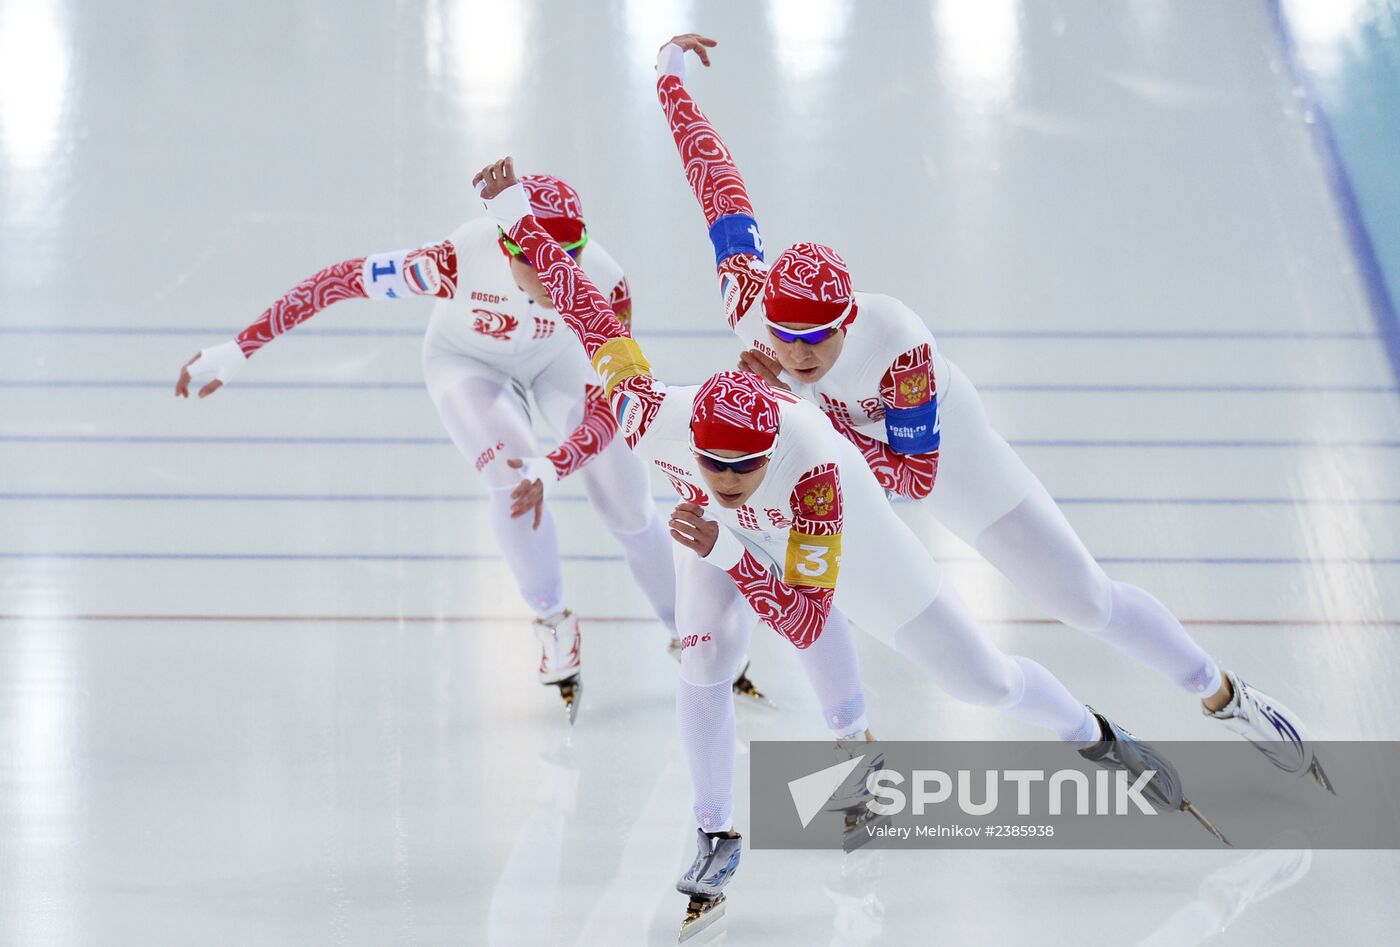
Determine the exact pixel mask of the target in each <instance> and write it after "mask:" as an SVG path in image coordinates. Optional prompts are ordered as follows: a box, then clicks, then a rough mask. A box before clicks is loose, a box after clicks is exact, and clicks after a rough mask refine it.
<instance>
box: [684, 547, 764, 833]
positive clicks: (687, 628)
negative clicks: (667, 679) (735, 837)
mask: <svg viewBox="0 0 1400 947" xmlns="http://www.w3.org/2000/svg"><path fill="white" fill-rule="evenodd" d="M706 568H708V567H706ZM713 571H716V572H717V571H718V570H713ZM720 575H721V576H722V573H721V574H720ZM688 585H689V584H687V585H683V586H682V589H681V593H680V598H679V601H680V602H681V604H682V608H681V609H680V611H679V616H678V619H679V620H678V626H679V627H678V631H679V632H680V636H681V645H682V650H681V671H680V677H679V680H678V681H677V682H676V723H677V725H678V727H679V728H680V737H681V746H682V749H683V750H684V751H685V756H686V763H687V765H688V766H689V768H690V778H691V785H692V788H693V791H694V803H693V809H694V813H695V822H696V824H697V825H699V826H700V828H701V829H702V830H704V831H705V832H726V831H729V830H730V828H731V827H732V820H733V812H734V749H735V725H734V691H733V688H732V683H733V680H734V673H735V671H737V670H738V668H739V663H740V662H741V661H742V660H743V658H744V654H745V653H746V652H747V650H748V638H749V634H748V628H747V626H746V624H745V623H744V622H742V621H739V620H737V618H736V617H732V616H729V615H726V614H725V612H726V611H727V610H725V609H723V608H719V609H713V604H715V603H711V605H712V609H707V610H706V611H710V612H711V615H710V617H711V618H713V619H715V621H713V623H701V622H697V621H696V620H695V618H696V617H697V616H696V615H693V614H691V612H694V611H696V609H694V608H691V609H687V608H685V604H686V603H687V602H689V601H692V600H693V596H691V595H688V594H687V593H689V592H692V591H695V590H693V589H691V588H689V587H688ZM731 588H732V586H731Z"/></svg>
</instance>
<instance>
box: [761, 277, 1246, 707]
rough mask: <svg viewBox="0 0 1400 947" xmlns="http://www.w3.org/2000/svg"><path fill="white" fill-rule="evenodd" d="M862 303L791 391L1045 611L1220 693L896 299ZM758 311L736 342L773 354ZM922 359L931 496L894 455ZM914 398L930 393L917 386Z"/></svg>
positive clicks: (1203, 662) (1159, 607) (1172, 675)
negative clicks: (819, 364) (930, 398)
mask: <svg viewBox="0 0 1400 947" xmlns="http://www.w3.org/2000/svg"><path fill="white" fill-rule="evenodd" d="M855 299H856V305H857V307H858V311H859V315H858V316H857V318H856V320H855V321H854V322H853V323H851V325H850V326H849V327H848V328H847V330H846V337H845V340H844V343H843V346H842V350H841V354H840V356H839V357H838V359H837V361H836V364H835V365H834V366H832V368H831V370H830V371H828V372H827V374H826V375H825V376H823V377H822V378H821V379H819V380H818V381H817V382H816V383H815V384H812V385H801V384H794V385H793V389H794V391H796V392H797V393H798V394H800V395H801V396H802V397H803V398H806V399H807V400H809V401H811V402H813V403H814V404H817V405H819V406H820V407H821V408H822V410H823V411H825V412H826V414H827V416H828V417H829V418H830V419H831V421H832V423H833V424H834V425H835V426H836V427H837V428H838V429H840V430H842V431H843V433H844V434H845V436H846V437H848V438H850V439H852V440H853V441H855V442H856V443H859V444H863V448H862V449H863V451H864V453H865V456H866V459H867V462H868V463H870V464H872V465H877V466H881V467H883V468H884V469H885V470H886V471H887V472H888V473H889V474H890V475H891V476H892V477H893V478H894V479H895V480H897V481H898V484H897V486H896V487H895V488H896V489H898V490H899V491H900V492H901V493H905V495H912V496H914V497H915V498H922V497H924V496H925V495H926V496H927V499H926V502H927V503H928V504H929V507H930V509H931V511H932V512H933V514H934V515H935V516H937V517H938V519H939V520H940V521H941V522H942V523H943V525H945V526H947V527H948V528H949V529H950V530H951V531H952V532H953V533H955V534H956V535H957V536H959V537H960V538H962V539H963V540H965V541H966V542H968V543H969V544H970V545H972V546H973V547H974V548H975V549H977V551H978V552H980V553H981V554H982V555H983V557H985V558H986V559H987V561H988V562H990V563H991V564H992V565H994V566H996V568H997V569H998V570H1000V571H1001V572H1002V574H1003V575H1005V576H1006V577H1007V578H1008V579H1010V580H1011V582H1012V583H1013V584H1014V585H1015V586H1016V588H1017V589H1018V590H1020V591H1021V593H1022V594H1024V595H1025V596H1026V597H1027V598H1029V599H1030V600H1031V601H1032V602H1033V603H1034V604H1035V605H1036V606H1037V607H1039V608H1040V609H1042V610H1043V611H1045V612H1046V613H1047V614H1049V615H1051V616H1053V617H1055V618H1057V619H1059V620H1060V621H1063V622H1064V623H1065V624H1067V625H1070V626H1072V627H1074V628H1078V629H1080V630H1081V631H1085V632H1088V633H1089V634H1092V635H1095V636H1096V637H1099V638H1101V639H1103V640H1104V641H1106V642H1108V643H1109V644H1111V645H1113V646H1114V647H1115V648H1117V649H1118V650H1120V651H1122V652H1123V653H1125V654H1127V655H1129V656H1131V657H1133V658H1135V659H1136V660H1138V661H1140V662H1142V663H1143V664H1145V665H1147V666H1148V667H1150V668H1152V669H1153V670H1155V671H1157V672H1158V673H1160V674H1161V675H1163V676H1164V677H1166V678H1167V679H1168V680H1170V681H1171V682H1172V683H1174V684H1177V685H1179V686H1180V687H1182V688H1184V689H1185V690H1187V691H1188V692H1190V693H1192V694H1194V695H1197V696H1204V695H1206V694H1210V693H1213V692H1214V691H1215V690H1216V689H1217V688H1218V687H1219V686H1220V680H1221V679H1220V671H1219V668H1218V667H1217V666H1216V663H1215V661H1214V660H1213V659H1212V658H1211V657H1210V655H1208V654H1206V652H1205V651H1204V650H1203V649H1202V648H1201V647H1200V646H1199V645H1197V644H1196V643H1195V642H1194V641H1193V640H1192V639H1191V636H1190V635H1188V634H1187V632H1186V629H1185V628H1183V627H1182V625H1181V622H1180V621H1178V620H1177V619H1176V617H1175V616H1174V615H1172V613H1171V612H1170V611H1169V610H1168V609H1167V607H1166V606H1165V605H1163V604H1162V603H1161V602H1159V601H1158V600H1157V599H1155V598H1153V597H1152V596H1151V595H1150V594H1148V593H1147V592H1145V591H1143V590H1142V589H1140V588H1138V587H1136V586H1133V585H1129V584H1127V583H1125V582H1117V581H1114V580H1111V579H1110V578H1109V577H1108V576H1107V575H1106V574H1105V573H1104V571H1103V569H1102V567H1100V566H1099V564H1098V562H1096V561H1095V560H1094V557H1093V556H1091V555H1090V554H1089V551H1088V550H1087V549H1086V548H1085V547H1084V544H1083V542H1081V541H1080V539H1079V536H1078V535H1077V534H1076V533H1075V532H1074V529H1073V528H1072V527H1071V526H1070V525H1069V522H1068V521H1067V520H1066V519H1065V517H1064V514H1063V513H1062V512H1060V509H1059V507H1058V506H1057V505H1056V504H1055V502H1054V501H1053V500H1052V499H1051V497H1050V495H1049V494H1048V493H1047V492H1046V490H1045V488H1044V487H1043V486H1042V485H1041V483H1040V481H1039V480H1038V479H1036V476H1035V474H1033V473H1032V472H1031V471H1030V469H1029V468H1028V467H1027V466H1026V464H1025V462H1024V461H1022V460H1021V458H1020V457H1019V456H1017V454H1016V452H1015V451H1014V450H1012V449H1011V445H1009V444H1007V443H1006V439H1005V438H1003V437H1002V436H1001V435H1000V434H999V433H997V431H996V430H995V429H994V428H993V427H992V425H991V422H990V421H989V420H988V418H987V412H986V409H985V408H984V407H983V405H982V399H981V397H980V396H979V395H978V393H977V389H976V388H975V387H974V386H973V384H972V382H971V381H969V380H968V378H967V376H966V375H964V374H963V373H962V372H961V371H960V370H959V369H958V367H957V366H956V365H954V364H953V363H952V362H951V361H948V360H947V359H946V358H945V357H944V355H943V353H942V352H941V351H940V350H939V349H938V347H937V346H936V344H935V343H934V340H933V336H932V335H931V334H930V333H929V330H928V327H927V326H926V325H924V323H923V321H922V320H921V319H919V317H918V316H917V315H916V314H915V313H914V312H912V311H911V310H910V309H909V308H908V307H907V306H905V305H904V304H903V303H901V302H900V301H899V300H897V299H894V298H893V297H890V296H882V295H880V294H878V293H856V294H855ZM759 308H760V307H758V306H753V307H752V308H751V309H750V310H749V311H748V312H747V313H746V314H745V316H744V318H743V319H742V320H741V321H739V323H738V324H737V325H736V326H735V331H736V332H737V333H738V335H739V337H740V338H741V339H743V340H744V341H745V342H746V343H747V344H748V345H750V346H753V347H767V343H766V342H765V339H766V337H767V329H766V327H765V325H764V323H763V321H762V318H761V314H760V313H759V312H758V310H759ZM918 352H925V353H928V359H927V360H925V361H926V363H927V364H930V365H931V368H932V371H931V377H930V379H929V380H930V383H931V384H932V387H933V391H934V393H935V397H936V399H937V406H938V410H937V417H938V430H939V432H940V437H939V440H940V443H939V447H938V452H937V467H936V470H937V477H936V479H933V478H932V477H931V476H928V477H926V479H923V480H922V486H920V478H919V477H917V476H909V475H905V476H900V471H899V469H898V467H899V465H901V464H908V465H909V466H908V468H907V470H913V469H914V462H916V461H917V460H918V458H908V457H904V456H896V455H894V454H892V453H891V452H890V450H889V447H888V444H889V435H888V430H887V423H886V414H887V412H888V411H889V409H890V408H891V407H898V406H900V403H901V400H900V399H901V398H902V397H904V396H905V395H906V394H907V393H908V392H906V391H905V390H904V386H903V384H902V382H903V381H904V380H905V379H904V378H903V376H902V369H903V368H904V367H905V366H907V365H908V364H910V362H911V359H910V356H912V355H914V354H915V353H918ZM915 391H916V392H917V393H920V394H922V392H923V389H921V388H920V387H919V386H918V385H915ZM907 470H906V474H907ZM928 473H929V474H931V471H928ZM929 484H931V485H932V492H931V493H929V492H928V485H929ZM916 487H917V489H916ZM906 491H908V492H906Z"/></svg>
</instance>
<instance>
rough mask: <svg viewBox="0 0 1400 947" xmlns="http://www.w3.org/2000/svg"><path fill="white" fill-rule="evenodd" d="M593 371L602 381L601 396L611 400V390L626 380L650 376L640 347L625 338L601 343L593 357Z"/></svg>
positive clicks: (649, 370)
mask: <svg viewBox="0 0 1400 947" xmlns="http://www.w3.org/2000/svg"><path fill="white" fill-rule="evenodd" d="M593 370H594V371H596V372H597V373H598V377H599V378H601V379H602V380H603V395H604V397H607V398H611V397H612V392H613V389H614V388H616V387H617V386H618V384H619V383H621V382H623V381H625V380H626V379H628V378H632V377H635V376H637V375H650V374H651V366H650V365H649V364H647V358H646V356H645V355H643V354H642V347H641V346H640V345H638V344H637V343H636V342H634V341H633V340H631V339H629V338H627V337H626V336H620V337H618V338H616V339H608V341H606V342H604V343H603V345H602V346H601V347H600V348H599V349H598V351H597V353H596V354H595V355H594V356H593Z"/></svg>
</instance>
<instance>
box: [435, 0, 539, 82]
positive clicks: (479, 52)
mask: <svg viewBox="0 0 1400 947" xmlns="http://www.w3.org/2000/svg"><path fill="white" fill-rule="evenodd" d="M531 9H532V7H531V6H530V5H529V4H524V3H491V2H482V0H459V2H458V3H457V4H456V5H455V7H454V9H453V12H452V17H451V23H450V25H449V30H450V32H449V37H448V40H447V42H448V43H449V44H450V45H451V48H452V57H453V69H454V71H455V73H456V76H457V78H458V80H459V88H460V90H461V94H462V97H463V100H464V103H465V104H466V105H467V106H468V107H474V108H486V109H495V108H502V107H504V106H505V105H507V104H508V103H509V102H510V101H511V100H512V99H513V98H516V97H517V96H518V95H519V93H520V88H521V84H522V80H523V79H524V77H525V44H526V43H527V42H528V41H529V35H530V22H529V14H530V10H531Z"/></svg>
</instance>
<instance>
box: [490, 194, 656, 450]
mask: <svg viewBox="0 0 1400 947" xmlns="http://www.w3.org/2000/svg"><path fill="white" fill-rule="evenodd" d="M510 238H511V240H513V241H514V242H515V243H516V244H517V245H518V246H519V247H520V248H521V249H522V250H524V251H525V253H526V255H527V256H529V258H530V259H531V260H533V261H534V264H535V272H536V273H537V274H538V275H539V278H540V282H541V283H543V284H544V287H545V290H546V291H548V293H549V298H550V300H551V301H552V302H553V303H554V309H555V311H556V312H557V313H559V315H560V316H561V317H562V318H563V319H564V321H565V322H566V323H567V324H568V326H569V329H570V330H571V331H572V332H573V333H574V335H576V336H578V339H579V342H581V343H582V344H583V349H584V351H585V352H587V353H588V357H589V359H592V358H593V356H595V355H596V354H598V350H599V349H600V348H602V347H603V345H604V344H605V343H607V342H608V341H609V340H611V339H624V338H630V337H631V336H630V333H628V331H627V327H626V326H624V325H623V324H622V323H621V322H618V321H617V316H616V315H614V314H613V310H612V307H611V306H610V305H609V304H608V301H607V300H606V299H604V298H603V294H602V293H600V292H599V291H598V288H597V287H596V286H594V285H593V283H592V282H591V281H589V279H588V277H587V276H586V275H584V272H583V270H581V269H579V266H578V264H577V263H575V262H574V259H573V257H571V256H569V254H567V253H565V252H564V250H563V249H562V248H561V247H560V246H559V244H558V243H556V242H555V241H554V239H553V238H552V237H551V236H550V235H549V233H548V232H547V231H546V230H545V229H544V227H543V226H541V224H540V222H539V221H538V220H536V219H535V217H534V215H533V214H531V215H529V216H526V217H522V218H521V219H520V220H518V221H516V223H515V225H514V226H512V227H511V231H510ZM665 397H666V393H665V390H664V389H661V388H659V387H658V386H657V385H656V384H655V379H654V378H652V376H651V375H634V376H632V377H629V378H626V379H624V380H623V381H621V382H619V383H618V385H617V386H616V387H615V388H614V389H613V391H612V408H613V415H614V417H616V418H618V420H619V421H620V422H624V423H622V424H621V427H622V429H623V431H624V432H625V434H626V438H627V444H628V446H630V447H634V446H636V444H637V441H639V440H641V438H642V435H643V434H645V433H646V430H647V428H648V427H649V426H650V425H651V421H652V419H653V418H654V417H655V416H656V412H657V411H658V410H660V408H661V402H662V401H663V400H665Z"/></svg>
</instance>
